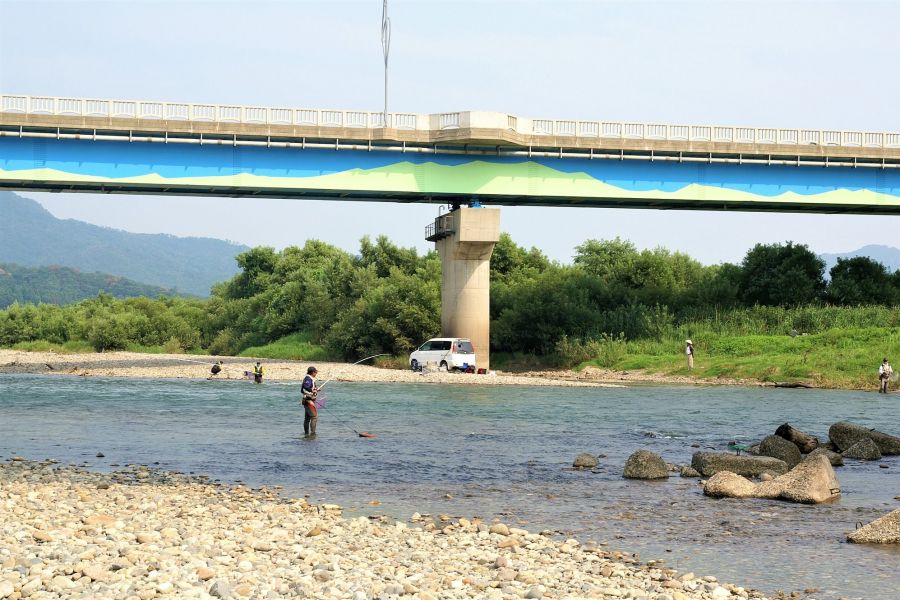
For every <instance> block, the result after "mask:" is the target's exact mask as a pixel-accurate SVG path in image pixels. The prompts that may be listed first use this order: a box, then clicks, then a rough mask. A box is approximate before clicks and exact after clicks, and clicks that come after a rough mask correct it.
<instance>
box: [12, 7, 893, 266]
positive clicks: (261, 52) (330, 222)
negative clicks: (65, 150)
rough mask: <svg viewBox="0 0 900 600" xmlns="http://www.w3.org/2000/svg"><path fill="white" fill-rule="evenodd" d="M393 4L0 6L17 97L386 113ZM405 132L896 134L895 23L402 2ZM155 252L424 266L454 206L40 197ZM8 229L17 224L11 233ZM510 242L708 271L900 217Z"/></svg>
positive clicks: (883, 233)
mask: <svg viewBox="0 0 900 600" xmlns="http://www.w3.org/2000/svg"><path fill="white" fill-rule="evenodd" d="M381 5H382V3H381V1H380V0H365V1H349V0H347V1H341V0H331V1H318V2H314V1H311V0H310V1H305V0H291V1H288V0H283V1H266V0H255V1H253V2H249V1H241V2H238V1H233V2H225V1H216V2H212V1H201V0H177V1H160V0H131V1H129V2H125V1H119V2H115V1H105V2H96V1H94V2H88V1H78V0H69V1H53V2H51V1H43V0H0V91H2V92H3V93H9V94H32V95H49V96H82V97H96V98H117V99H118V98H121V99H140V100H166V101H186V102H208V103H219V104H226V103H240V104H249V105H261V106H295V107H313V108H339V109H359V110H372V111H379V110H381V108H382V105H383V94H384V90H383V81H384V79H383V78H384V73H383V69H384V63H383V58H382V54H381V39H380V35H381ZM389 13H390V17H391V25H392V41H391V50H390V71H389V76H390V78H389V96H390V105H389V110H391V111H408V112H419V113H433V112H442V111H458V110H459V111H463V110H493V111H499V112H508V113H511V114H518V115H522V116H526V117H534V118H556V119H570V118H571V119H591V120H601V119H603V120H628V121H638V122H642V121H643V122H657V123H697V124H722V125H748V126H757V127H767V126H773V127H785V128H800V127H809V128H822V129H848V130H867V131H900V122H898V121H900V112H898V111H897V109H896V102H897V98H898V97H900V77H897V76H896V68H897V65H898V64H900V44H898V43H897V42H896V30H895V29H896V24H897V23H900V2H894V1H883V2H876V1H866V0H854V1H851V0H847V1H845V2H828V1H823V0H809V1H800V2H787V1H783V2H775V1H769V2H767V1H764V0H755V1H747V2H738V1H726V0H719V1H713V0H709V1H706V2H699V1H697V2H680V1H677V0H665V1H662V2H650V1H641V0H628V1H601V0H597V1H593V2H591V1H582V2H572V1H566V0H554V1H552V2H551V1H549V0H546V1H543V2H529V1H517V2H513V1H490V0H484V1H471V2H464V1H449V0H445V1H440V0H406V1H401V0H390V2H389ZM25 195H27V196H28V197H30V198H33V199H34V200H37V201H38V202H40V203H41V204H42V205H44V206H45V207H46V208H47V209H48V210H50V211H51V212H52V213H53V214H54V215H56V216H58V217H60V218H73V219H78V220H83V221H87V222H90V223H95V224H98V225H104V226H108V227H114V228H118V229H124V230H127V231H134V232H144V233H169V234H174V235H179V236H187V235H191V236H207V237H216V238H221V239H228V240H232V241H236V242H241V243H244V244H247V245H251V246H254V245H269V246H274V247H276V248H279V249H280V248H283V247H285V246H289V245H302V244H303V243H304V241H305V240H307V239H310V238H316V239H321V240H323V241H325V242H328V243H331V244H334V245H336V246H339V247H341V248H344V249H346V250H349V251H356V250H357V249H358V247H359V239H360V238H361V237H363V236H364V235H370V236H373V237H374V236H377V235H379V234H385V235H387V236H388V237H390V238H391V239H392V240H394V241H395V242H396V243H399V244H401V245H404V246H415V247H417V248H418V249H419V250H421V251H425V250H427V249H428V248H429V247H430V246H431V245H430V244H429V243H428V242H426V241H425V240H424V227H425V226H426V225H427V224H428V223H429V222H431V221H432V220H433V219H434V217H435V216H436V215H437V211H438V206H437V205H420V206H409V205H400V204H391V203H371V204H369V203H366V204H364V203H343V202H335V201H331V202H324V201H311V200H268V199H236V198H185V197H169V196H126V195H102V194H47V193H43V194H41V193H29V194H25ZM0 218H2V215H0ZM501 222H502V229H503V230H504V231H506V232H508V233H509V234H510V235H511V236H512V237H513V239H514V240H515V241H516V242H517V243H519V244H521V245H524V246H529V247H530V246H536V247H538V248H540V249H541V250H543V251H544V252H545V253H546V254H547V255H548V256H549V257H550V258H552V259H555V260H559V261H562V262H570V261H571V258H572V255H573V253H574V248H575V246H577V245H579V244H580V243H582V242H583V241H585V240H587V239H609V238H614V237H616V236H619V237H622V238H624V239H628V240H631V241H633V242H634V243H635V244H636V245H637V246H638V247H639V248H654V247H657V246H663V247H666V248H669V249H671V250H679V251H683V252H687V253H689V254H690V255H691V256H693V257H695V258H697V259H699V260H701V261H702V262H704V263H707V264H714V263H719V262H722V261H731V262H736V261H740V260H741V258H742V257H743V256H744V254H745V253H746V251H747V249H749V248H750V247H752V246H753V245H754V244H756V243H774V242H784V241H787V240H791V241H794V242H797V243H803V244H807V245H809V247H810V248H811V249H812V250H814V251H816V252H843V251H849V250H853V249H856V248H859V247H861V246H864V245H866V244H885V245H893V246H900V233H898V232H900V217H885V216H835V215H792V214H760V213H734V212H733V213H722V212H693V211H685V212H679V211H655V210H628V209H585V208H536V207H519V208H513V207H504V208H503V209H502V217H501Z"/></svg>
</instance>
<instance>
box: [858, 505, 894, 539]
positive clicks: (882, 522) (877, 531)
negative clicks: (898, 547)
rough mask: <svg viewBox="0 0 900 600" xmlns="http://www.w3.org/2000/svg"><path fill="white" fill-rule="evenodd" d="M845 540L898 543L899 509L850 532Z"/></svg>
mask: <svg viewBox="0 0 900 600" xmlns="http://www.w3.org/2000/svg"><path fill="white" fill-rule="evenodd" d="M847 541H850V542H853V543H854V544H900V509H897V510H895V511H893V512H889V513H888V514H886V515H884V516H883V517H880V518H878V519H875V520H874V521H872V522H871V523H869V524H868V525H864V526H863V527H860V528H859V529H857V530H856V531H853V532H851V533H850V534H849V535H848V536H847Z"/></svg>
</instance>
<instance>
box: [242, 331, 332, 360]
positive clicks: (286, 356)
mask: <svg viewBox="0 0 900 600" xmlns="http://www.w3.org/2000/svg"><path fill="white" fill-rule="evenodd" d="M238 356H249V357H254V358H271V359H278V360H336V361H340V358H339V357H337V356H334V354H333V353H331V352H329V351H328V349H326V348H325V347H324V346H320V345H319V344H315V343H313V342H312V341H310V338H309V335H307V334H305V333H295V334H292V335H287V336H284V337H283V338H280V339H278V340H275V341H274V342H272V343H270V344H265V345H264V346H251V347H250V348H247V349H245V350H244V351H242V352H241V353H240V354H238Z"/></svg>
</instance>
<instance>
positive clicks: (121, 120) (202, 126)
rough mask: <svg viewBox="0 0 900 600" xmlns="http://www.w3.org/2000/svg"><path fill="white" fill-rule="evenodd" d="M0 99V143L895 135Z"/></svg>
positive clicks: (679, 145)
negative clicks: (27, 139)
mask: <svg viewBox="0 0 900 600" xmlns="http://www.w3.org/2000/svg"><path fill="white" fill-rule="evenodd" d="M383 120H384V118H383V115H382V113H376V112H363V111H344V110H331V109H296V108H272V107H257V106H237V105H215V104H190V103H174V102H156V101H131V100H100V99H84V98H57V97H49V96H18V95H8V94H7V95H0V135H7V136H8V135H30V136H40V135H43V136H47V137H57V136H59V137H61V138H62V139H66V138H70V139H85V136H87V137H88V138H89V139H115V138H120V137H121V135H122V134H123V133H125V132H127V133H128V134H129V136H130V139H131V140H133V141H151V142H152V141H166V142H170V143H175V142H194V141H196V142H199V141H201V140H202V141H203V142H205V143H232V144H241V143H243V144H246V145H259V144H263V143H264V144H266V145H268V146H271V145H272V144H273V143H274V144H275V145H286V144H287V145H290V144H295V143H300V144H301V145H303V146H304V147H316V145H317V144H321V143H325V144H330V145H331V146H333V147H334V146H335V145H336V146H341V145H342V144H343V145H344V146H348V145H349V146H353V147H354V149H355V147H356V146H359V145H360V143H361V144H362V146H363V147H364V149H369V148H370V144H371V147H372V148H373V149H388V148H390V149H393V148H397V147H399V148H400V149H402V150H405V151H409V152H414V151H425V152H442V151H444V152H454V151H455V152H466V153H468V154H494V155H496V154H504V153H506V154H509V155H527V156H529V157H530V156H547V155H554V154H557V155H564V156H568V157H578V158H624V159H646V160H676V161H679V162H681V161H697V162H739V163H747V164H754V163H758V164H792V163H793V164H822V165H825V166H852V167H876V168H897V167H900V133H891V132H865V131H841V130H830V129H785V128H773V127H742V126H720V125H696V124H683V125H675V124H659V123H629V122H618V121H584V120H559V119H535V118H526V117H520V116H517V115H510V114H507V113H497V112H475V111H467V112H449V113H435V114H417V113H389V114H388V125H389V127H387V128H385V127H383Z"/></svg>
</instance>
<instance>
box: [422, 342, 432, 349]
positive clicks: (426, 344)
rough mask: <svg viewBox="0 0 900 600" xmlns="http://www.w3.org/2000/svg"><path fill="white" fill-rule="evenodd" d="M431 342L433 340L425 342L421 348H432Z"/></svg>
mask: <svg viewBox="0 0 900 600" xmlns="http://www.w3.org/2000/svg"><path fill="white" fill-rule="evenodd" d="M431 344H432V342H425V343H424V344H422V345H421V346H419V350H425V351H427V350H431Z"/></svg>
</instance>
